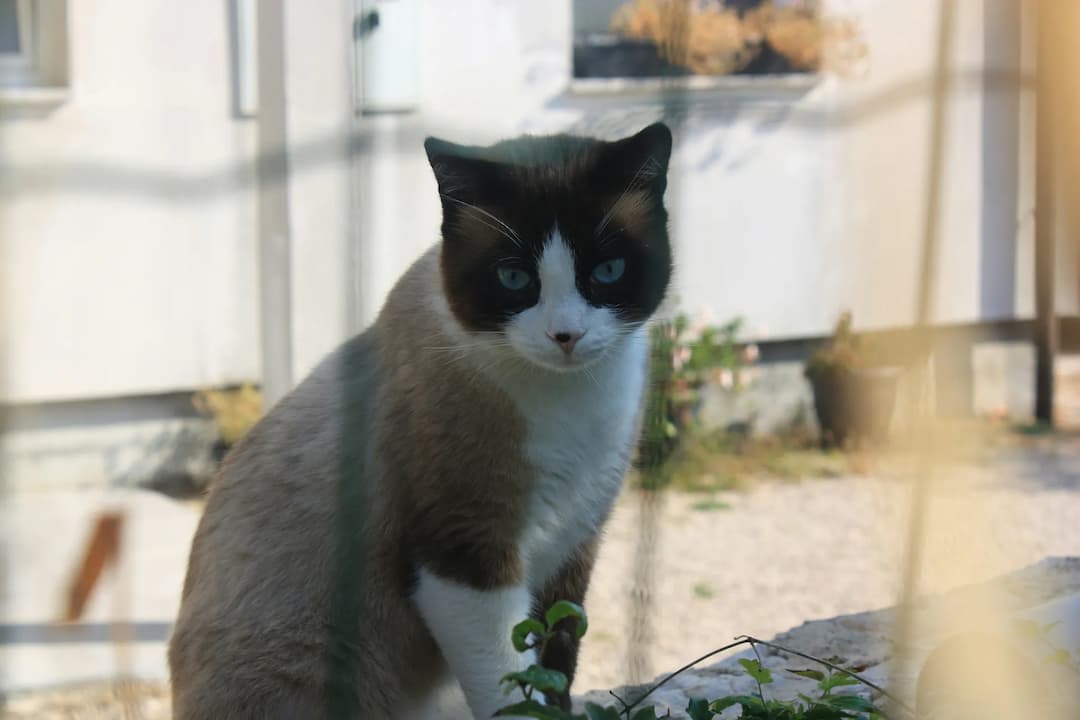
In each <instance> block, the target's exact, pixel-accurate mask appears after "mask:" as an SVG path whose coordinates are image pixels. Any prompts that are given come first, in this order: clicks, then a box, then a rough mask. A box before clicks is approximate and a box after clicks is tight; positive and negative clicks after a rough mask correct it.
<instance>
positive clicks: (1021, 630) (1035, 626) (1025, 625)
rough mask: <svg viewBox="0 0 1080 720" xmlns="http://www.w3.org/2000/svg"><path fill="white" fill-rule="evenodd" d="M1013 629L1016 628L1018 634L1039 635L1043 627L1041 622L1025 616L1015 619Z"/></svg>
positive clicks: (1026, 635)
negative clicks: (1040, 625)
mask: <svg viewBox="0 0 1080 720" xmlns="http://www.w3.org/2000/svg"><path fill="white" fill-rule="evenodd" d="M1013 630H1015V631H1016V632H1017V634H1019V635H1023V636H1025V637H1038V636H1039V635H1041V634H1042V628H1040V627H1039V623H1037V622H1035V621H1034V620H1027V619H1025V618H1017V619H1015V620H1013Z"/></svg>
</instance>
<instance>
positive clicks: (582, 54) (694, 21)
mask: <svg viewBox="0 0 1080 720" xmlns="http://www.w3.org/2000/svg"><path fill="white" fill-rule="evenodd" d="M820 6H821V2H820V0H574V63H573V64H574V79H575V80H589V79H600V78H657V77H671V76H684V77H688V76H706V77H714V78H715V77H721V76H730V75H742V76H754V75H774V76H775V75H789V76H791V75H794V76H798V75H804V76H806V75H810V76H813V75H816V74H817V73H819V72H821V71H822V70H823V69H824V66H825V65H826V62H827V58H826V52H825V49H826V46H827V44H828V47H829V51H830V52H829V54H830V56H831V55H832V54H833V52H832V51H833V49H834V47H835V48H841V46H844V44H845V43H851V42H853V41H854V42H857V40H858V33H857V31H856V30H855V27H854V24H853V23H851V22H850V21H846V20H838V19H832V18H826V17H824V15H823V13H822V11H821V7H820ZM841 49H844V50H849V49H848V48H846V47H842V48H841Z"/></svg>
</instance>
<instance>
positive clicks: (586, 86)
mask: <svg viewBox="0 0 1080 720" xmlns="http://www.w3.org/2000/svg"><path fill="white" fill-rule="evenodd" d="M824 79H825V76H824V75H822V74H818V73H812V74H811V73H806V74H790V75H724V76H719V77H710V76H704V75H691V76H686V77H671V78H574V79H572V80H571V81H570V86H569V88H568V94H569V95H572V96H575V97H582V98H587V97H594V98H603V97H612V96H623V97H626V96H659V95H662V94H665V93H671V92H676V93H681V92H693V93H695V94H696V93H707V94H731V95H738V96H743V97H747V96H753V97H763V98H769V97H785V96H789V95H798V94H803V93H806V92H808V91H810V90H812V89H813V88H814V87H816V86H817V85H819V84H820V83H821V82H823V81H824Z"/></svg>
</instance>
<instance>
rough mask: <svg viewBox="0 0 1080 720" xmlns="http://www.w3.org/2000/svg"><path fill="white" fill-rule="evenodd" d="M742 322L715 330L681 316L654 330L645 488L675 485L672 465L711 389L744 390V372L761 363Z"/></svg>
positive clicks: (703, 318) (641, 459)
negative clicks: (742, 337)
mask: <svg viewBox="0 0 1080 720" xmlns="http://www.w3.org/2000/svg"><path fill="white" fill-rule="evenodd" d="M741 329H742V320H741V319H740V318H735V319H733V320H730V321H728V322H726V323H723V324H721V325H714V324H712V323H710V322H709V321H708V317H707V315H706V314H704V313H702V314H699V316H698V317H697V318H695V319H691V318H690V317H689V316H688V315H686V314H684V313H680V314H679V315H677V316H676V317H675V318H674V319H673V320H670V321H665V322H661V323H657V324H655V325H653V326H652V330H651V347H652V373H651V377H650V381H651V382H650V387H649V396H648V399H647V405H646V409H645V421H644V427H643V433H642V443H641V446H640V448H639V453H638V463H637V466H638V468H639V469H640V470H641V479H642V484H643V486H644V487H647V488H654V489H655V488H658V487H663V486H664V485H667V484H669V483H670V480H671V467H670V466H668V461H669V459H670V458H671V457H672V455H673V454H674V453H675V452H676V450H677V449H678V448H679V447H680V444H681V443H682V441H683V439H684V437H685V436H687V434H688V433H689V432H691V431H692V430H694V429H696V428H697V426H698V420H697V414H698V411H699V410H700V408H701V405H702V403H703V402H704V398H705V393H706V390H707V388H708V387H709V386H716V387H719V388H721V389H722V390H723V391H738V390H740V389H742V388H743V387H745V385H746V382H747V377H746V373H745V370H746V368H747V366H748V365H750V364H752V363H753V362H755V361H756V360H757V357H758V349H757V346H756V345H754V344H745V343H742V344H741V343H740V342H739V340H738V336H739V333H740V331H741Z"/></svg>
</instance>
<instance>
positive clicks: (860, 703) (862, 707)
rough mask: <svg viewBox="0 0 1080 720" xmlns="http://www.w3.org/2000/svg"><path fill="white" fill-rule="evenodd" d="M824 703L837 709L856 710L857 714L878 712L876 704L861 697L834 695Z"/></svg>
mask: <svg viewBox="0 0 1080 720" xmlns="http://www.w3.org/2000/svg"><path fill="white" fill-rule="evenodd" d="M823 702H826V703H828V704H829V705H831V706H832V707H835V708H841V709H843V710H855V711H856V712H875V711H876V710H877V708H875V707H874V703H872V702H870V701H869V700H867V699H866V698H864V697H860V696H859V695H833V696H832V697H829V698H825V699H824V700H823Z"/></svg>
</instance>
